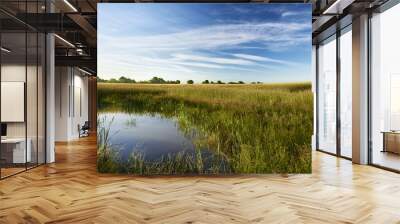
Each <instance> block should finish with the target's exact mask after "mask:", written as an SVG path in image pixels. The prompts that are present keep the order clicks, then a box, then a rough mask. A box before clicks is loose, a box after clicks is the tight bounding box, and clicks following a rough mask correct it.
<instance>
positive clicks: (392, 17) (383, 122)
mask: <svg viewBox="0 0 400 224" xmlns="http://www.w3.org/2000/svg"><path fill="white" fill-rule="evenodd" d="M398 21H400V5H396V6H394V7H393V8H391V9H389V10H387V11H385V12H383V13H381V14H377V15H375V16H374V17H373V18H372V21H371V22H372V38H371V39H372V52H373V54H372V77H371V78H372V81H371V82H372V86H371V88H372V90H371V91H372V92H371V94H372V100H371V101H372V102H371V103H372V113H371V116H372V117H371V120H372V127H371V128H372V130H371V131H372V143H373V144H372V163H374V164H377V165H380V166H384V167H388V168H391V169H396V170H400V110H399V109H400V108H399V107H400V105H399V99H400V63H399V57H398V52H400V44H399V40H400V33H399V32H398V29H396V28H397V27H398V24H397V23H398Z"/></svg>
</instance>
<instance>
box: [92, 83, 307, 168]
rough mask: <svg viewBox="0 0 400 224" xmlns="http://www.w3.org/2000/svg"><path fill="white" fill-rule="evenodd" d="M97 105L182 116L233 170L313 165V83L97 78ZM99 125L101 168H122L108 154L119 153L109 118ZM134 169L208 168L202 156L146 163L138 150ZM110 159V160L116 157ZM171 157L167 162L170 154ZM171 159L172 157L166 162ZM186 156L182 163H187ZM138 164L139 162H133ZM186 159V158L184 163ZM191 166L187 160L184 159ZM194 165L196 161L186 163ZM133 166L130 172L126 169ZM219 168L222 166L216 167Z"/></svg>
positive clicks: (103, 108)
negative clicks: (102, 80) (110, 140)
mask: <svg viewBox="0 0 400 224" xmlns="http://www.w3.org/2000/svg"><path fill="white" fill-rule="evenodd" d="M98 99H99V100H98V110H99V112H100V113H101V112H117V111H123V112H131V113H146V114H152V113H154V114H161V115H163V116H165V117H173V118H175V119H177V120H178V122H179V127H180V128H181V129H182V130H183V131H186V132H190V131H191V130H193V129H195V130H196V131H197V132H199V133H201V135H200V136H202V137H201V138H199V139H197V140H196V142H195V144H196V145H197V146H198V147H207V148H211V149H214V150H216V151H217V155H223V157H224V160H227V161H228V162H229V164H230V165H229V169H226V170H225V171H227V172H229V173H230V172H232V173H238V174H242V173H309V172H311V135H312V121H313V97H312V93H311V85H310V83H292V84H248V85H238V84H236V85H235V84H232V85H211V84H207V85H200V84H199V85H196V84H195V85H174V84H169V85H156V84H154V85H153V84H120V83H119V84H112V83H99V84H98ZM100 124H101V125H103V126H102V127H99V133H100V135H102V136H99V138H100V140H99V155H98V169H99V171H101V172H110V171H111V172H122V171H121V170H119V171H118V169H119V168H117V167H115V166H118V165H116V164H114V163H113V161H110V158H114V160H115V157H116V156H115V155H114V156H110V155H111V154H113V152H111V151H112V150H111V148H112V146H109V145H107V141H106V140H107V139H105V138H106V137H107V136H106V135H107V130H106V126H107V125H106V124H105V122H100ZM132 157H133V158H132V159H131V160H130V161H131V163H130V164H123V166H129V167H132V166H133V168H131V170H133V172H132V173H139V174H152V173H157V172H158V173H159V174H177V173H178V174H186V173H193V172H196V171H197V173H202V170H201V168H199V167H201V164H200V162H199V161H198V160H199V159H198V158H186V157H187V156H185V155H179V158H178V159H179V161H180V162H179V164H180V163H182V164H183V165H184V166H185V167H184V168H182V172H178V171H177V170H176V168H174V167H179V166H176V164H175V165H174V164H172V165H170V167H173V168H171V169H169V170H163V169H164V168H165V167H162V164H163V163H166V164H167V163H171V161H172V163H174V162H176V160H177V158H175V157H178V155H176V156H175V157H174V158H169V159H166V158H163V159H161V160H160V164H161V165H160V164H156V165H153V166H152V167H150V168H149V167H148V166H145V165H144V161H143V158H141V156H140V155H132ZM111 160H112V159H111ZM164 160H165V161H164ZM167 160H168V161H167ZM182 161H183V162H182ZM132 164H133V165H132ZM182 164H181V165H182ZM185 164H186V165H187V166H189V168H188V167H186V165H185ZM188 164H190V165H188ZM127 172H129V171H127ZM215 173H220V172H219V171H216V172H215Z"/></svg>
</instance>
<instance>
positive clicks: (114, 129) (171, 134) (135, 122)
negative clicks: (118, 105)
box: [99, 112, 210, 161]
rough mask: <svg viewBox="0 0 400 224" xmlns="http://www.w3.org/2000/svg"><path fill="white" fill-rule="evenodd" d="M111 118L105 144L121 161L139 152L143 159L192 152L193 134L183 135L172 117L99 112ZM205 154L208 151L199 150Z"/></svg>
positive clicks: (193, 147) (157, 158)
mask: <svg viewBox="0 0 400 224" xmlns="http://www.w3.org/2000/svg"><path fill="white" fill-rule="evenodd" d="M104 118H106V120H108V121H111V120H112V124H111V125H110V129H109V131H110V140H109V143H110V144H111V145H112V147H113V149H115V150H118V151H119V155H120V156H121V159H122V160H124V159H125V160H126V159H127V158H129V156H130V155H131V154H132V152H140V153H142V154H143V155H144V159H145V160H146V161H158V160H159V159H160V158H162V157H163V156H167V155H168V154H176V153H179V152H182V151H185V152H187V153H194V152H195V145H194V143H193V141H194V139H193V135H190V136H189V135H188V134H185V133H184V132H183V131H182V130H181V129H180V127H179V124H178V122H177V121H176V119H173V118H166V117H163V116H161V115H159V114H135V113H123V112H118V113H100V114H99V119H100V120H102V119H104ZM202 153H204V154H209V153H210V150H207V149H202Z"/></svg>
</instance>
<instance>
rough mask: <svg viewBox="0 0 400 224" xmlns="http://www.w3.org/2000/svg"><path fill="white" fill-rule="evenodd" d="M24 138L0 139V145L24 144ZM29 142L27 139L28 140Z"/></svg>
mask: <svg viewBox="0 0 400 224" xmlns="http://www.w3.org/2000/svg"><path fill="white" fill-rule="evenodd" d="M24 141H25V138H2V139H1V143H14V144H15V143H20V142H24ZM28 141H29V139H28Z"/></svg>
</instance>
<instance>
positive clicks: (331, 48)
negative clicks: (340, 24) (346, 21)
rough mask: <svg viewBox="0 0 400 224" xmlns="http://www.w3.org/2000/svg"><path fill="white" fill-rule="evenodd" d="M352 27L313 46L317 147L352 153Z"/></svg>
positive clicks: (349, 26) (333, 151) (344, 154)
mask: <svg viewBox="0 0 400 224" xmlns="http://www.w3.org/2000/svg"><path fill="white" fill-rule="evenodd" d="M351 31H352V27H351V24H350V25H348V26H346V27H344V28H343V29H341V30H338V31H337V32H336V33H335V34H334V35H332V36H330V37H329V38H327V39H325V40H323V41H321V42H320V43H319V44H318V45H317V50H316V54H317V55H316V58H317V59H316V67H317V68H316V71H317V78H316V82H317V83H316V86H317V97H316V99H317V103H316V110H317V111H316V115H317V119H316V126H317V150H319V151H322V152H326V153H329V154H333V155H337V156H340V157H344V158H347V159H351V157H352V50H351V49H352V32H351Z"/></svg>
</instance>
